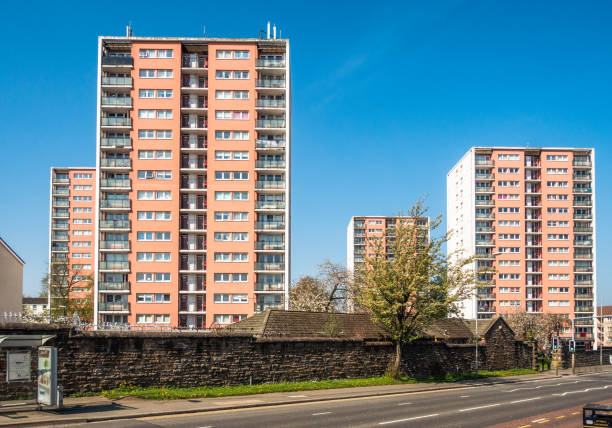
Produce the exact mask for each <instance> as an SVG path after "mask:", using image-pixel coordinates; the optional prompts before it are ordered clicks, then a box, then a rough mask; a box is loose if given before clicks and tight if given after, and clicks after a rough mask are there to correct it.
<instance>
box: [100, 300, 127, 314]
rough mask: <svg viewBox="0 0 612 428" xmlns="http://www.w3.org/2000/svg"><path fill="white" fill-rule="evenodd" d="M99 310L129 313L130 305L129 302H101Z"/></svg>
mask: <svg viewBox="0 0 612 428" xmlns="http://www.w3.org/2000/svg"><path fill="white" fill-rule="evenodd" d="M98 310H99V311H102V312H129V311H130V304H129V303H128V302H113V303H109V302H100V303H98Z"/></svg>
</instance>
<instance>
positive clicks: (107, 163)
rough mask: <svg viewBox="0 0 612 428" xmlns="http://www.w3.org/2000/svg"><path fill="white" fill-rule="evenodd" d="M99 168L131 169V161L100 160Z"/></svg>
mask: <svg viewBox="0 0 612 428" xmlns="http://www.w3.org/2000/svg"><path fill="white" fill-rule="evenodd" d="M100 167H101V168H131V167H132V160H131V159H107V158H102V159H100Z"/></svg>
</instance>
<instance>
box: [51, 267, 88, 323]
mask: <svg viewBox="0 0 612 428" xmlns="http://www.w3.org/2000/svg"><path fill="white" fill-rule="evenodd" d="M83 276H84V275H83V274H82V271H81V269H71V267H70V265H69V262H68V259H59V260H52V261H51V271H50V272H49V274H47V275H46V276H45V277H44V278H43V279H42V280H41V295H42V294H43V293H45V292H46V293H49V291H50V294H51V307H50V308H49V314H50V316H51V317H52V318H54V319H57V318H59V317H72V316H75V315H78V316H79V318H80V319H81V320H82V321H86V322H91V321H93V295H92V294H93V293H92V286H93V281H92V280H91V278H86V279H84V278H83ZM77 285H78V287H79V289H82V293H83V295H84V297H82V298H75V297H73V296H71V293H73V292H74V287H75V286H77ZM46 293H45V296H43V297H46Z"/></svg>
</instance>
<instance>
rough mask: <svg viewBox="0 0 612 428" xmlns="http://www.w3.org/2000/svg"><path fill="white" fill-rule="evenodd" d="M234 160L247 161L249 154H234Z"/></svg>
mask: <svg viewBox="0 0 612 428" xmlns="http://www.w3.org/2000/svg"><path fill="white" fill-rule="evenodd" d="M234 160H249V152H234Z"/></svg>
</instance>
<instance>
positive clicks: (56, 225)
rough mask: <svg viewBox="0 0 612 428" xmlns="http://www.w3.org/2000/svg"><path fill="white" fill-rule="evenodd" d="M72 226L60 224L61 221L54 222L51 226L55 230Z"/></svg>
mask: <svg viewBox="0 0 612 428" xmlns="http://www.w3.org/2000/svg"><path fill="white" fill-rule="evenodd" d="M69 227H70V226H68V224H60V223H54V224H52V225H51V228H52V229H53V230H68V228H69Z"/></svg>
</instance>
